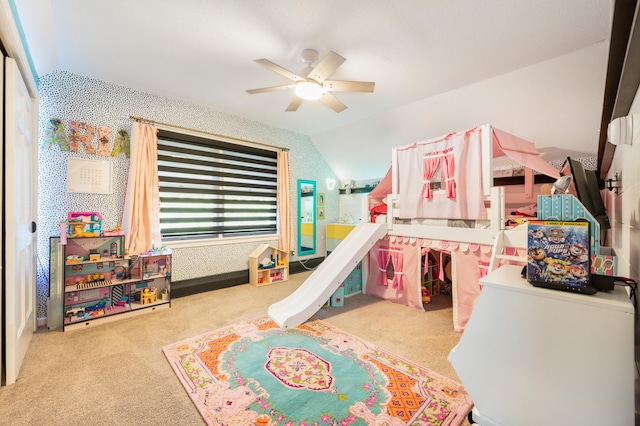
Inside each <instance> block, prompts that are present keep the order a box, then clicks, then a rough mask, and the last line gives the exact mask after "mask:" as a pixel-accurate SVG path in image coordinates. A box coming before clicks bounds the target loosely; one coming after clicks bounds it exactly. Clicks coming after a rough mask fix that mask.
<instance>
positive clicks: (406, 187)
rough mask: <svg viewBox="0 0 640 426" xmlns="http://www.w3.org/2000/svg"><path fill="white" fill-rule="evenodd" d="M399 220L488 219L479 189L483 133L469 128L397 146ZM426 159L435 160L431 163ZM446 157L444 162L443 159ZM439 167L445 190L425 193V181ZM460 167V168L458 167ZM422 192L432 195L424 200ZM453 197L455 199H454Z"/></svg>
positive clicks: (480, 189)
mask: <svg viewBox="0 0 640 426" xmlns="http://www.w3.org/2000/svg"><path fill="white" fill-rule="evenodd" d="M396 152H397V156H398V167H397V173H398V194H399V195H400V200H399V203H398V209H399V215H398V217H399V218H402V219H415V218H431V219H438V218H442V219H480V220H484V219H486V218H487V210H486V207H485V205H484V195H483V188H482V132H481V129H480V128H478V129H471V130H468V131H466V132H460V133H452V134H449V135H447V136H445V137H442V138H436V139H430V140H427V141H424V142H417V143H413V144H411V145H406V146H403V147H398V148H397V150H396ZM429 157H435V160H431V159H430V158H429ZM445 157H447V159H445ZM434 162H435V163H437V164H436V165H435V167H440V169H441V172H442V176H443V177H444V178H445V182H446V185H445V186H446V188H445V189H443V190H442V191H431V190H427V188H426V186H427V184H426V183H425V180H429V179H427V178H425V176H427V173H425V171H428V172H430V170H425V169H426V168H427V167H428V168H429V169H431V168H433V163H434ZM461 165H462V166H461ZM425 192H427V193H431V196H430V197H424V194H425ZM453 195H455V196H453Z"/></svg>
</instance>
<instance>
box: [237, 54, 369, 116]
mask: <svg viewBox="0 0 640 426" xmlns="http://www.w3.org/2000/svg"><path fill="white" fill-rule="evenodd" d="M318 58H319V54H318V51H317V50H315V49H304V50H303V51H302V61H303V62H304V63H306V64H307V66H306V67H305V69H304V70H302V72H301V73H300V74H296V73H294V72H291V71H289V70H287V69H285V68H283V67H281V66H280V65H277V64H275V63H273V62H271V61H270V60H268V59H256V60H255V62H257V63H259V64H260V65H262V66H263V67H265V68H268V69H270V70H271V71H275V72H277V73H278V74H280V75H282V76H284V77H286V78H288V79H289V80H291V81H293V83H289V84H285V85H280V86H271V87H263V88H260V89H251V90H247V93H249V94H255V93H265V92H273V91H276V90H282V89H292V88H295V94H294V96H293V99H292V100H291V102H290V103H289V106H288V107H287V109H286V111H296V110H297V109H298V107H299V106H300V104H301V103H302V101H303V100H305V99H308V100H314V99H319V100H320V102H322V103H323V104H325V105H326V106H328V107H329V108H331V109H332V110H334V111H335V112H341V111H344V110H345V109H347V106H346V105H345V104H343V103H342V102H341V101H340V100H339V99H338V98H336V97H335V96H333V95H332V94H331V93H330V92H331V91H336V92H369V93H371V92H373V87H374V85H375V83H373V82H368V81H344V80H327V78H329V76H330V75H331V74H332V73H333V72H334V71H335V70H336V69H337V68H338V67H339V66H340V65H342V63H343V62H344V61H346V59H345V58H343V57H342V56H340V55H338V54H337V53H336V52H333V51H331V52H329V54H328V55H327V56H325V57H324V58H322V60H321V61H320V62H318ZM316 62H317V64H316ZM314 64H315V65H314Z"/></svg>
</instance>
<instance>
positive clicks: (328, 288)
mask: <svg viewBox="0 0 640 426" xmlns="http://www.w3.org/2000/svg"><path fill="white" fill-rule="evenodd" d="M386 233H387V225H386V224H385V223H368V222H366V223H361V224H359V225H358V226H356V227H355V228H354V229H353V231H351V232H350V233H349V235H347V237H346V238H345V239H344V240H342V241H341V242H340V244H338V246H337V247H336V249H335V250H333V251H332V252H331V254H330V255H329V256H328V257H327V258H326V259H325V260H324V261H323V262H322V263H321V264H320V265H318V267H317V269H316V270H315V271H313V273H312V274H311V275H309V278H307V279H306V280H305V281H304V282H303V283H302V284H301V285H300V287H298V289H297V290H296V291H294V292H293V293H291V295H289V296H287V297H286V298H284V299H282V300H281V301H279V302H277V303H274V304H273V305H271V306H269V309H268V311H267V312H268V314H269V317H271V319H272V320H274V321H275V322H276V323H277V324H278V325H279V326H280V327H282V328H290V327H296V326H298V325H300V324H302V323H303V322H305V321H306V320H308V319H309V318H311V316H313V314H315V313H316V312H318V310H319V309H320V308H321V307H322V306H323V305H324V304H325V302H326V301H327V300H329V299H330V298H331V295H332V294H333V293H334V292H335V291H336V290H337V289H338V287H340V284H341V283H342V282H344V280H345V279H347V277H348V276H349V274H350V273H351V271H353V268H355V267H356V266H357V265H358V263H359V262H360V261H361V260H362V258H363V257H364V256H365V255H366V254H367V253H368V252H369V250H371V248H372V247H373V246H374V245H375V243H376V242H377V241H378V240H379V239H380V238H382V237H384V236H385V235H386Z"/></svg>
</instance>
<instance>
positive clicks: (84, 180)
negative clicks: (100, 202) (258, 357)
mask: <svg viewBox="0 0 640 426" xmlns="http://www.w3.org/2000/svg"><path fill="white" fill-rule="evenodd" d="M111 169H112V164H111V161H101V160H85V159H82V158H75V157H71V158H68V159H67V192H84V193H91V194H111Z"/></svg>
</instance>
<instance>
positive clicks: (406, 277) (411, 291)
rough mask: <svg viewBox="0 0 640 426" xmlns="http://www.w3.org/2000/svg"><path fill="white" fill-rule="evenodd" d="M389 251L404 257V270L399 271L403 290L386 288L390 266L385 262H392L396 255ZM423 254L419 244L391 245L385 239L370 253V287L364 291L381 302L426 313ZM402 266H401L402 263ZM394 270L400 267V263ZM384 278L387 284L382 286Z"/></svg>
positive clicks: (368, 284)
mask: <svg viewBox="0 0 640 426" xmlns="http://www.w3.org/2000/svg"><path fill="white" fill-rule="evenodd" d="M389 249H392V252H393V251H396V252H398V253H401V254H402V266H401V268H402V269H401V270H397V272H402V275H401V277H402V288H394V287H393V285H386V283H388V280H387V272H386V271H387V268H386V265H388V263H385V259H387V260H386V262H389V259H390V258H391V256H393V255H392V254H390V252H389ZM381 251H386V252H387V253H386V256H383V255H382V253H381ZM420 253H421V248H420V246H417V245H411V244H409V245H393V246H389V243H388V242H385V241H384V240H380V241H378V242H377V243H376V244H375V245H374V246H373V247H372V248H371V250H370V251H369V274H368V278H367V284H366V285H365V286H364V292H365V293H366V294H368V295H370V296H373V297H377V298H379V299H384V300H389V301H390V302H394V303H401V304H403V305H407V306H412V307H414V308H418V309H420V310H424V307H423V305H422V290H421V277H420V266H421V265H422V258H421V256H420ZM383 265H385V266H383ZM398 266H400V265H399V264H398ZM393 267H394V268H396V264H394V265H393ZM381 278H384V281H385V285H380V284H381ZM394 278H395V275H394Z"/></svg>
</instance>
